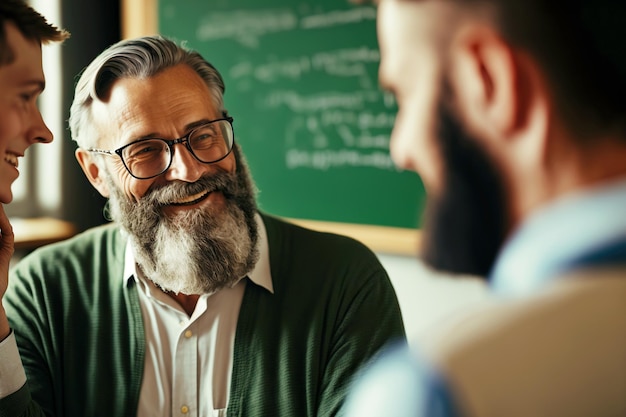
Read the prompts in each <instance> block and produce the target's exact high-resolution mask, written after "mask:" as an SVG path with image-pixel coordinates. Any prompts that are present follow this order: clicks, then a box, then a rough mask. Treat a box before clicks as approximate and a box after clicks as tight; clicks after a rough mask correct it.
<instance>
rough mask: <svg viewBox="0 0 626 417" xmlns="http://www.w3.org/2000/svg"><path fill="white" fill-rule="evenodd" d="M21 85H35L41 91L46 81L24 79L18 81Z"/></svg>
mask: <svg viewBox="0 0 626 417" xmlns="http://www.w3.org/2000/svg"><path fill="white" fill-rule="evenodd" d="M20 85H21V86H23V87H30V86H37V89H38V90H39V91H43V90H45V88H46V83H45V82H44V81H42V80H26V81H23V82H22V83H20Z"/></svg>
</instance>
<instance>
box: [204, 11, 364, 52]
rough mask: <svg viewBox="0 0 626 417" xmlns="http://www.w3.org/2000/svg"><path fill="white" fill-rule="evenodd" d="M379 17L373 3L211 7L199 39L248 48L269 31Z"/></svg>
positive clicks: (357, 21) (337, 24)
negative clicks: (311, 10)
mask: <svg viewBox="0 0 626 417" xmlns="http://www.w3.org/2000/svg"><path fill="white" fill-rule="evenodd" d="M375 19H376V9H375V8H373V7H358V8H354V9H348V10H335V11H331V12H326V13H318V14H309V15H306V14H305V15H303V16H299V15H298V14H296V12H294V11H293V10H291V9H265V10H230V11H228V12H220V11H212V12H211V13H209V14H207V15H206V16H205V17H204V18H203V19H202V22H201V24H200V26H199V27H198V29H197V31H196V37H197V39H198V40H200V41H210V40H217V39H227V38H230V39H233V40H236V41H238V42H239V43H241V45H243V46H246V47H249V48H257V47H258V46H259V44H260V38H262V37H263V36H265V35H267V34H270V33H279V32H287V31H291V30H294V29H298V28H299V29H302V30H309V29H320V28H328V27H332V26H339V25H349V24H354V23H359V22H362V21H368V20H369V21H373V20H375Z"/></svg>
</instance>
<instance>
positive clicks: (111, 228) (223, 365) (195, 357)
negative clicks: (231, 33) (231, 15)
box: [0, 37, 404, 417]
mask: <svg viewBox="0 0 626 417" xmlns="http://www.w3.org/2000/svg"><path fill="white" fill-rule="evenodd" d="M223 93H224V83H223V81H222V78H221V76H220V74H219V73H218V71H217V70H216V69H215V68H214V67H213V66H212V65H210V64H209V63H208V62H207V61H205V60H204V59H203V58H202V57H201V56H200V55H199V54H197V53H196V52H193V51H189V50H186V49H184V48H182V47H180V46H179V45H177V44H175V43H174V42H172V41H170V40H168V39H164V38H161V37H145V38H140V39H136V40H127V41H122V42H120V43H118V44H116V45H113V46H111V47H110V48H108V49H107V50H106V51H104V52H103V53H102V54H101V55H100V56H99V57H97V58H96V59H95V60H94V61H93V62H92V63H91V64H90V65H89V66H88V67H87V68H86V69H85V71H84V72H83V73H82V75H81V78H80V80H79V82H78V83H77V86H76V94H75V97H74V102H73V105H72V109H71V116H70V128H71V131H72V136H73V138H74V139H75V140H76V141H77V142H78V145H79V148H78V149H77V151H76V157H77V159H78V161H79V163H80V165H81V167H82V168H83V170H84V172H85V174H86V176H87V178H88V179H89V180H90V182H91V183H92V184H93V186H94V187H95V188H96V189H97V190H98V191H99V192H100V193H101V194H102V195H103V196H106V197H108V198H109V208H110V214H111V217H112V218H113V220H115V223H114V224H112V225H108V226H104V227H99V228H96V229H94V230H90V231H87V232H85V233H83V234H81V235H79V236H77V237H76V238H74V239H71V240H69V241H67V242H64V243H61V244H58V245H53V246H49V247H47V248H44V249H43V250H39V251H36V252H35V253H33V254H31V255H30V256H29V257H26V258H24V259H23V260H22V261H21V263H20V264H19V265H17V267H16V268H15V270H14V271H15V273H14V274H13V275H12V276H11V280H10V287H9V291H8V292H7V294H6V295H5V300H4V302H5V304H6V306H7V314H8V316H9V319H10V321H11V324H12V326H13V328H14V329H15V333H16V335H17V342H18V346H19V348H20V355H21V359H22V362H23V366H24V369H25V371H26V375H27V377H28V384H27V385H24V386H23V387H22V388H21V389H20V391H18V392H17V393H15V394H14V395H13V396H12V397H11V398H5V399H4V400H0V407H2V405H3V401H4V403H5V404H10V405H11V407H13V410H17V411H16V412H15V413H14V415H30V414H28V413H29V412H32V413H34V414H35V415H43V414H45V415H54V416H67V417H69V416H81V417H82V416H91V415H107V416H134V415H139V416H172V415H196V416H207V415H220V416H222V415H229V416H237V415H248V416H294V417H303V416H318V417H321V416H334V415H337V414H338V412H339V410H340V408H341V406H342V405H343V401H344V397H345V393H346V391H347V387H348V384H349V381H350V379H351V377H352V375H353V372H354V371H355V370H356V369H358V368H359V367H360V366H361V365H362V364H363V363H364V362H365V361H367V360H368V359H370V358H371V357H372V355H373V354H374V353H375V352H376V351H378V350H379V349H380V348H381V347H382V346H383V345H385V344H386V343H388V342H389V341H390V340H393V339H403V338H404V330H403V325H402V319H401V315H400V310H399V307H398V303H397V300H396V297H395V293H394V291H393V288H392V286H391V283H390V281H389V278H388V277H387V274H386V273H385V271H384V269H383V268H382V266H381V265H380V263H379V262H378V260H377V258H376V257H375V255H374V254H373V253H371V251H369V250H368V249H366V248H365V247H364V246H363V245H361V244H359V243H357V242H355V241H353V240H350V239H348V238H344V237H340V236H336V235H330V234H323V233H317V232H313V231H310V230H306V229H302V228H299V227H296V226H293V225H290V224H288V223H285V222H283V221H280V220H278V219H276V218H273V217H270V216H267V215H265V214H262V213H259V212H258V210H257V207H256V204H255V198H254V187H253V184H252V180H251V178H250V175H249V172H248V169H247V167H246V164H245V160H244V159H243V155H242V154H241V152H240V148H239V147H238V146H237V144H235V136H234V131H233V118H232V117H230V116H229V115H228V114H227V112H226V110H225V109H224V103H223ZM389 305H391V306H394V305H395V307H391V308H389V307H388V306H389ZM13 360H14V361H18V360H19V358H15V359H13ZM5 409H6V408H5Z"/></svg>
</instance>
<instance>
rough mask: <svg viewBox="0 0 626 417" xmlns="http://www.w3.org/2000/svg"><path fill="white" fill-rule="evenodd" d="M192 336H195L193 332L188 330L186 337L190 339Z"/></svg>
mask: <svg viewBox="0 0 626 417" xmlns="http://www.w3.org/2000/svg"><path fill="white" fill-rule="evenodd" d="M191 336H193V332H192V331H191V330H187V331H186V332H185V337H186V338H187V339H189V338H190V337H191Z"/></svg>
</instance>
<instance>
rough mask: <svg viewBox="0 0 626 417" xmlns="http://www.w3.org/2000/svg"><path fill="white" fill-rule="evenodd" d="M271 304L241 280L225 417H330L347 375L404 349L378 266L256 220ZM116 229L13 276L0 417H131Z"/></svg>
mask: <svg viewBox="0 0 626 417" xmlns="http://www.w3.org/2000/svg"><path fill="white" fill-rule="evenodd" d="M263 220H264V222H265V225H266V228H267V235H268V241H269V248H270V265H271V271H272V278H273V286H274V294H271V293H270V292H268V291H267V290H265V289H264V288H262V287H259V286H256V285H255V284H254V283H252V281H250V280H248V283H247V286H246V290H245V294H244V298H243V302H242V306H241V310H240V313H239V321H238V323H237V330H236V336H235V345H234V353H233V355H234V357H233V371H232V372H233V373H232V383H231V388H230V398H229V404H228V416H229V417H234V416H252V417H261V416H272V417H276V416H294V417H306V416H334V415H340V414H341V410H340V409H341V406H342V403H343V400H344V397H345V394H346V390H347V388H348V386H349V383H350V380H351V377H352V376H353V375H354V373H355V371H356V370H357V369H358V368H359V367H360V366H361V365H363V364H364V363H365V362H366V361H368V359H369V358H371V357H372V356H373V355H374V354H375V353H376V352H377V351H378V350H379V349H380V348H381V347H382V346H383V345H385V344H386V343H387V342H389V341H390V340H394V339H404V337H405V335H404V328H403V324H402V318H401V315H400V309H399V306H398V302H397V299H396V296H395V292H394V290H393V288H392V285H391V283H390V281H389V278H388V276H387V274H386V272H385V270H384V269H383V267H382V266H381V265H380V263H379V261H378V259H377V258H376V256H375V255H374V254H373V253H372V252H371V251H370V250H369V249H367V248H366V247H365V246H363V245H362V244H360V243H358V242H356V241H354V240H352V239H349V238H346V237H342V236H337V235H332V234H327V233H318V232H314V231H310V230H306V229H303V228H300V227H297V226H294V225H291V224H288V223H285V222H283V221H280V220H278V219H275V218H272V217H269V216H267V215H263ZM125 245H126V239H125V238H124V237H123V236H122V235H121V233H120V232H119V229H118V228H117V227H116V226H115V225H106V226H101V227H97V228H94V229H91V230H89V231H86V232H84V233H82V234H80V235H78V236H76V237H74V238H72V239H70V240H68V241H65V242H61V243H58V244H54V245H50V246H47V247H44V248H41V249H38V250H36V251H35V252H33V253H32V254H30V255H29V256H27V257H25V258H24V259H23V260H22V261H21V262H20V263H19V264H18V265H17V266H16V267H15V268H14V269H13V271H12V273H11V277H10V281H9V282H10V283H9V289H8V291H7V294H6V295H5V298H4V302H3V303H4V305H5V308H6V312H7V315H8V317H9V320H10V323H11V326H12V328H13V329H14V332H15V335H16V338H17V343H18V346H19V349H20V355H21V357H22V361H23V363H24V367H25V370H26V375H27V378H28V382H27V384H26V385H25V386H24V387H22V388H21V389H20V390H19V391H17V392H16V393H14V394H12V395H10V396H8V397H6V398H4V399H2V400H0V416H11V417H16V416H39V415H44V414H45V415H49V416H59V417H60V416H65V417H73V416H76V417H79V416H80V417H85V416H90V417H91V416H106V417H117V416H135V415H136V414H137V404H138V400H139V392H140V386H141V378H142V375H143V365H144V356H145V337H144V327H143V319H142V314H141V309H140V305H139V299H138V293H137V288H136V287H135V285H134V284H133V283H132V282H133V281H132V280H131V281H130V282H131V284H129V285H128V286H124V285H123V280H122V271H123V267H124V252H125Z"/></svg>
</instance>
